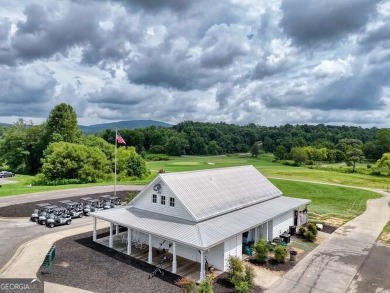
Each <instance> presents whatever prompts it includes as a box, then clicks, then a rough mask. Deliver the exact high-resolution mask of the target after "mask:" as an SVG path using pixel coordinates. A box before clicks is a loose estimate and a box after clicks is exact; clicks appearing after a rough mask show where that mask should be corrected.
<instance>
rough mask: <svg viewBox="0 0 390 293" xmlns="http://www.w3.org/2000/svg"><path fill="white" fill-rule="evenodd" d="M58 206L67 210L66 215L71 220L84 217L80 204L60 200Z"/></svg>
mask: <svg viewBox="0 0 390 293" xmlns="http://www.w3.org/2000/svg"><path fill="white" fill-rule="evenodd" d="M59 204H60V206H62V207H64V208H66V209H67V210H68V215H70V216H71V217H72V218H82V217H84V211H83V209H82V207H81V206H82V205H81V204H80V203H78V202H76V201H73V200H61V201H59Z"/></svg>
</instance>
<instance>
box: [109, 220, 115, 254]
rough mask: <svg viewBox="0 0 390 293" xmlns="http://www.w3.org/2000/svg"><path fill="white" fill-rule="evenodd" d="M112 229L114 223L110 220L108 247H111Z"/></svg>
mask: <svg viewBox="0 0 390 293" xmlns="http://www.w3.org/2000/svg"><path fill="white" fill-rule="evenodd" d="M113 230H114V224H113V223H112V222H110V238H109V240H108V247H109V248H112V234H113Z"/></svg>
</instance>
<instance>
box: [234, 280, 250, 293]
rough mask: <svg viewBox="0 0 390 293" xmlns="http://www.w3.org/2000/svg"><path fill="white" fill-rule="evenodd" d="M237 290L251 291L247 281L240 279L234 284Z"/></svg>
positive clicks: (241, 292) (240, 291) (246, 292)
mask: <svg viewBox="0 0 390 293" xmlns="http://www.w3.org/2000/svg"><path fill="white" fill-rule="evenodd" d="M234 289H235V292H237V293H249V290H250V286H249V284H248V282H246V281H240V282H238V283H237V284H236V285H235V286H234Z"/></svg>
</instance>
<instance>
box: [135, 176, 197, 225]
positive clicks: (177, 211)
mask: <svg viewBox="0 0 390 293" xmlns="http://www.w3.org/2000/svg"><path fill="white" fill-rule="evenodd" d="M157 183H159V184H161V189H160V190H159V191H155V190H153V186H154V185H155V184H154V185H153V186H148V187H146V189H145V190H143V191H142V195H141V196H140V197H139V198H138V199H137V201H135V202H134V207H136V208H138V209H142V210H147V211H151V212H156V213H159V214H163V215H168V216H172V217H176V218H180V219H186V220H189V221H193V218H192V217H191V215H190V214H189V213H188V211H187V210H186V209H185V208H184V206H183V204H182V203H181V202H180V201H179V199H178V198H177V197H176V196H175V195H174V194H173V193H172V192H171V191H170V189H169V188H168V187H167V186H165V185H164V183H162V182H161V181H160V182H156V184H157ZM153 194H156V195H157V203H153V202H152V195H153ZM161 196H165V205H162V204H161ZM170 197H173V198H174V199H175V206H174V207H171V206H170V205H169V198H170Z"/></svg>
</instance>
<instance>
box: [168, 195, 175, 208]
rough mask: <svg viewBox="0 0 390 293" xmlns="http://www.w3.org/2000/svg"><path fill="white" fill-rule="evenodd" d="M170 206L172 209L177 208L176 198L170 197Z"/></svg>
mask: <svg viewBox="0 0 390 293" xmlns="http://www.w3.org/2000/svg"><path fill="white" fill-rule="evenodd" d="M169 206H170V207H175V198H174V197H170V198H169Z"/></svg>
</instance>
